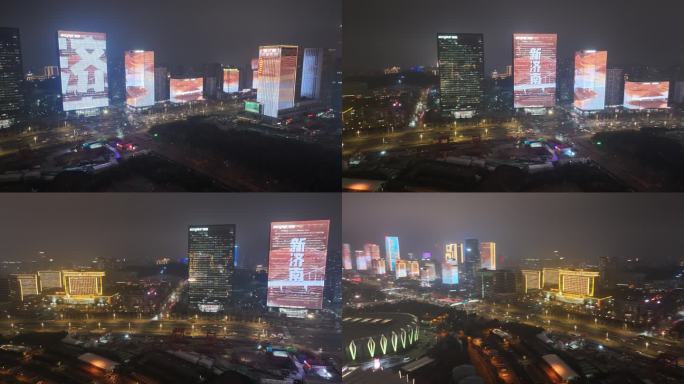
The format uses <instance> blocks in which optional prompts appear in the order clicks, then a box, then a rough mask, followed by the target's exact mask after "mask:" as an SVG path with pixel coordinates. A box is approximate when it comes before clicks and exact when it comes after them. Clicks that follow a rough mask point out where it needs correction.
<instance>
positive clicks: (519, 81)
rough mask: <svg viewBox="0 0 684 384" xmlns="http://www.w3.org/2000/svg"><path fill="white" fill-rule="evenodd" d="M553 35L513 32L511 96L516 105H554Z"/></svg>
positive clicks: (554, 52)
mask: <svg viewBox="0 0 684 384" xmlns="http://www.w3.org/2000/svg"><path fill="white" fill-rule="evenodd" d="M556 42H557V36H556V34H538V33H532V34H527V33H516V34H514V35H513V95H514V96H513V97H514V106H515V108H539V107H552V106H554V105H555V104H556Z"/></svg>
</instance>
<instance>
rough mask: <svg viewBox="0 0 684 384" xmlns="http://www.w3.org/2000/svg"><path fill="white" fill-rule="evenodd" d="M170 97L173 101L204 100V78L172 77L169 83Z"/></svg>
mask: <svg viewBox="0 0 684 384" xmlns="http://www.w3.org/2000/svg"><path fill="white" fill-rule="evenodd" d="M169 88H170V91H169V92H170V98H169V100H171V102H172V103H187V102H189V101H199V100H204V98H203V97H202V93H203V92H204V79H203V78H201V77H196V78H191V79H171V81H170V83H169Z"/></svg>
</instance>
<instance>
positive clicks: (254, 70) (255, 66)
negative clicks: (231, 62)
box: [252, 57, 259, 89]
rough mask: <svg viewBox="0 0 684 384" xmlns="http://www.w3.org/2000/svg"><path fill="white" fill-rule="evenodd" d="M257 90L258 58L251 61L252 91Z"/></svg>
mask: <svg viewBox="0 0 684 384" xmlns="http://www.w3.org/2000/svg"><path fill="white" fill-rule="evenodd" d="M258 88H259V58H258V57H257V58H254V59H252V89H258Z"/></svg>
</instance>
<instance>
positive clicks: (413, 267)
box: [408, 260, 420, 279]
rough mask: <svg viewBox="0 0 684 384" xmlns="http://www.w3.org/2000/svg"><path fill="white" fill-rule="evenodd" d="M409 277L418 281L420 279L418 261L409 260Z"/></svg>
mask: <svg viewBox="0 0 684 384" xmlns="http://www.w3.org/2000/svg"><path fill="white" fill-rule="evenodd" d="M408 275H409V277H410V278H412V279H417V278H419V277H420V264H419V263H418V261H417V260H409V262H408Z"/></svg>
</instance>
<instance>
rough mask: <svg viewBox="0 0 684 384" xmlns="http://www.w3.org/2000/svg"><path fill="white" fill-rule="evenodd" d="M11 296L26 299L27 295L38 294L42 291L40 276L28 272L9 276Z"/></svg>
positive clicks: (21, 299)
mask: <svg viewBox="0 0 684 384" xmlns="http://www.w3.org/2000/svg"><path fill="white" fill-rule="evenodd" d="M9 284H10V287H9V290H10V298H11V299H13V300H19V301H24V299H25V298H26V297H29V296H36V295H38V294H39V293H40V291H39V289H38V276H37V275H34V274H28V273H20V274H15V275H10V277H9Z"/></svg>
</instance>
